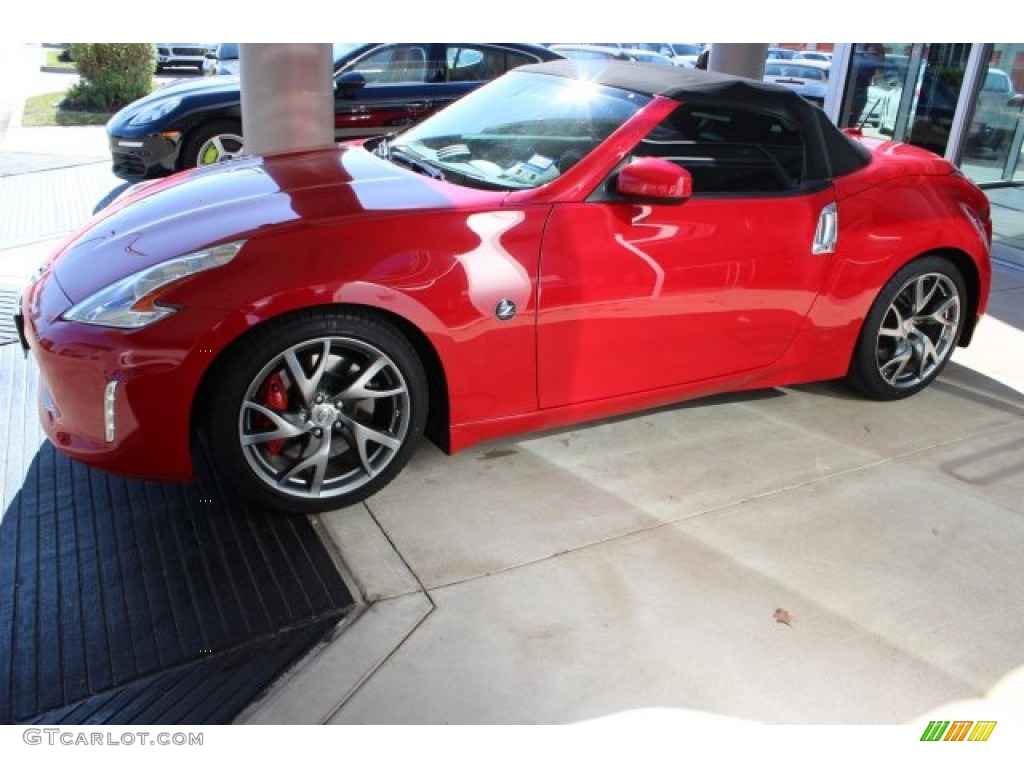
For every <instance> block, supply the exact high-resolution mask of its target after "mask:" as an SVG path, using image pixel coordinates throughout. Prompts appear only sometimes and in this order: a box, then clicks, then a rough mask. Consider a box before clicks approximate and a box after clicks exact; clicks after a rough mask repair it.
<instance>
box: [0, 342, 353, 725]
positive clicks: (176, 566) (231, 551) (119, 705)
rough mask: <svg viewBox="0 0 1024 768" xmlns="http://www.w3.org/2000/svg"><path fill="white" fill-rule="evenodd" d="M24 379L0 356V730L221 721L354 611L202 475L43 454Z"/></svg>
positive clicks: (339, 584)
mask: <svg viewBox="0 0 1024 768" xmlns="http://www.w3.org/2000/svg"><path fill="white" fill-rule="evenodd" d="M34 379H35V377H34V367H33V366H32V364H31V363H30V362H28V361H25V360H23V359H22V356H21V353H20V349H19V348H18V347H15V346H6V347H3V348H0V403H2V405H0V407H3V411H2V412H0V434H4V435H5V436H7V445H6V457H5V461H4V467H3V468H2V469H3V478H4V488H3V490H4V508H3V519H2V522H0V722H4V723H25V722H47V723H110V724H131V723H180V724H202V723H227V722H231V721H232V719H233V718H234V717H235V716H237V714H238V713H239V712H240V711H241V710H242V709H243V708H244V707H245V706H246V705H247V704H248V703H249V702H250V701H252V699H253V698H254V697H255V696H256V695H258V694H259V693H260V691H262V690H264V689H265V688H266V687H267V686H268V685H269V684H270V683H271V682H272V681H273V680H274V679H275V678H276V677H277V676H278V675H279V674H280V673H281V672H282V671H283V670H285V669H286V668H288V667H289V666H290V665H292V664H293V663H294V662H295V661H296V660H297V659H298V658H300V657H301V656H302V655H303V654H304V653H305V652H306V651H307V650H308V649H309V648H310V647H312V645H314V644H315V643H316V642H318V640H320V639H321V638H322V637H323V636H324V635H325V633H327V632H329V631H330V630H331V629H332V628H333V627H334V626H335V625H336V624H337V622H338V621H339V620H340V619H341V618H343V617H344V616H345V615H347V613H348V612H349V611H350V610H351V608H352V606H353V599H352V595H351V594H350V593H349V590H348V588H347V586H346V584H345V582H344V580H343V579H342V577H341V575H340V574H339V572H338V570H337V568H336V567H335V565H334V563H333V561H332V559H331V557H330V555H329V553H328V552H327V550H326V549H325V548H324V546H323V543H322V542H321V541H320V539H319V537H318V536H317V535H316V532H315V531H314V530H313V528H312V526H311V525H310V523H309V522H308V520H306V519H305V518H302V517H294V516H281V515H272V514H266V513H263V512H261V511H259V510H255V509H250V508H248V507H247V506H246V505H245V504H244V503H243V502H242V501H241V499H240V498H239V497H238V496H237V494H235V493H234V492H233V489H230V488H225V487H222V486H221V485H220V484H218V483H217V482H216V480H215V479H214V478H213V477H212V476H210V475H209V474H208V473H206V472H205V471H203V470H200V473H199V475H200V476H199V478H198V482H197V483H196V484H193V485H187V486H175V485H166V484H157V483H144V482H137V481H130V480H124V479H121V478H117V477H114V476H111V475H108V474H105V473H103V472H99V471H96V470H92V469H89V468H87V467H85V466H84V465H82V464H79V463H77V462H73V461H71V460H69V459H67V458H65V457H63V456H62V455H61V454H58V453H57V452H56V451H55V450H54V449H53V447H52V446H50V444H49V443H42V444H41V445H40V442H41V436H40V433H39V427H38V425H37V423H36V419H37V416H36V412H35V390H34V385H35V381H34Z"/></svg>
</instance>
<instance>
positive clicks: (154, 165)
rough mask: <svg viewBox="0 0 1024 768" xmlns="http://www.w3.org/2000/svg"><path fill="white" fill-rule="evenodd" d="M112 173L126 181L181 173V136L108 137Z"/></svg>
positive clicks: (174, 134) (169, 134)
mask: <svg viewBox="0 0 1024 768" xmlns="http://www.w3.org/2000/svg"><path fill="white" fill-rule="evenodd" d="M108 139H109V142H110V155H111V158H112V160H113V166H112V168H111V170H112V171H113V173H114V175H115V176H117V177H118V178H121V179H124V180H126V181H141V180H143V179H151V178H156V177H158V176H166V175H168V174H171V173H174V172H175V171H176V170H178V152H179V148H180V144H181V134H180V133H178V132H168V133H166V134H159V133H155V134H148V135H146V136H137V137H133V136H115V135H109V136H108Z"/></svg>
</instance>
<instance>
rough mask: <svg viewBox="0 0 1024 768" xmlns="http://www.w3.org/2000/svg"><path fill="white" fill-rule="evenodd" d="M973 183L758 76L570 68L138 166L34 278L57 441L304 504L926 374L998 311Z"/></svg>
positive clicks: (868, 390)
mask: <svg viewBox="0 0 1024 768" xmlns="http://www.w3.org/2000/svg"><path fill="white" fill-rule="evenodd" d="M990 240H991V222H990V218H989V208H988V203H987V201H986V198H985V197H984V195H983V194H982V193H981V192H980V191H979V190H978V189H977V188H976V187H974V186H973V185H972V184H970V183H969V182H968V181H967V180H966V179H965V178H964V177H963V176H962V175H961V174H960V173H958V172H957V170H956V169H955V168H954V167H953V166H952V165H950V164H949V163H947V162H946V161H945V160H942V159H941V158H939V157H937V156H935V155H933V154H931V153H928V152H925V151H923V150H919V149H916V148H914V147H911V146H906V145H902V144H897V143H892V142H873V141H868V140H866V139H862V138H859V137H853V136H850V135H846V134H844V133H842V132H840V131H839V130H837V129H836V128H835V127H834V126H833V125H832V124H831V123H830V122H829V121H828V120H827V119H826V117H825V115H824V113H822V112H821V111H820V110H819V109H817V108H816V107H814V106H812V105H811V104H809V103H808V102H807V101H805V100H803V99H802V98H800V97H799V96H797V95H796V94H794V93H793V92H791V91H789V90H786V89H783V88H780V87H777V86H772V85H769V84H765V83H761V82H755V81H749V80H744V79H739V78H735V77H727V76H723V75H715V74H711V73H707V72H703V71H698V70H687V69H682V68H673V67H656V66H645V65H640V64H628V63H615V62H603V61H602V62H585V61H575V62H571V61H561V62H554V63H549V64H539V65H531V66H527V67H524V68H520V69H518V70H516V71H514V72H512V73H509V74H508V75H505V76H504V77H502V78H499V79H498V80H496V81H494V82H493V83H492V84H490V85H488V86H484V87H483V88H481V89H480V90H478V91H475V92H474V93H472V94H471V95H470V96H468V97H466V98H464V99H462V100H460V101H458V102H456V103H455V104H454V105H453V106H451V107H449V108H447V109H445V110H444V111H442V112H440V113H438V114H437V115H435V116H433V117H432V118H429V119H428V120H426V121H425V122H423V123H421V124H419V125H418V126H416V127H414V128H411V129H409V130H407V131H405V132H404V133H401V134H399V135H397V136H389V137H384V138H376V139H371V140H364V141H359V142H352V143H350V144H347V145H343V146H338V147H333V148H329V149H321V150H315V151H302V152H292V153H282V154H277V155H272V156H267V157H247V158H240V159H237V160H234V161H230V162H227V163H224V164H221V165H217V166H213V167H209V168H204V169H200V170H195V171H189V172H185V173H181V174H177V175H175V176H172V177H169V178H167V179H162V180H159V181H156V182H151V183H149V184H146V185H141V186H139V187H136V188H135V190H134V191H132V192H131V193H130V194H128V195H126V196H125V197H123V198H121V199H119V200H118V201H116V202H115V203H114V204H113V205H111V206H110V207H109V208H108V209H106V210H105V211H103V212H102V213H101V214H100V215H98V216H97V217H96V218H95V219H94V220H93V221H92V222H91V223H90V224H89V225H88V226H87V227H86V228H85V229H83V230H82V231H81V232H79V233H77V234H76V235H74V236H73V237H72V238H70V239H69V240H68V241H67V243H65V244H64V245H63V246H62V247H61V248H60V249H59V250H58V252H57V253H56V254H55V255H54V256H53V257H52V258H51V259H50V260H49V262H48V263H47V264H46V265H45V266H44V267H43V268H42V269H41V270H40V273H39V275H38V276H37V278H36V279H35V281H34V282H33V283H32V285H31V286H30V288H29V289H28V290H27V292H26V294H25V297H24V300H23V304H22V312H23V316H24V317H23V326H24V338H25V342H26V343H27V345H28V347H29V348H30V349H31V351H32V353H33V354H34V356H35V358H36V360H37V361H38V364H39V368H40V374H41V375H40V383H41V387H40V400H39V402H40V414H41V417H42V420H43V423H44V424H45V428H46V430H47V433H48V434H49V436H50V439H51V440H52V441H53V442H54V443H55V444H56V445H57V446H58V447H59V448H60V449H61V450H62V451H64V452H66V453H67V454H69V455H70V456H73V457H75V458H77V459H80V460H82V461H85V462H88V463H90V464H93V465H96V466H98V467H102V468H105V469H108V470H111V471H114V472H118V473H123V474H128V475H135V476H144V477H149V478H162V479H178V480H183V479H188V478H189V477H190V476H191V474H192V450H193V448H194V446H195V445H196V444H197V441H198V439H199V437H200V436H201V437H202V438H203V443H204V444H205V445H206V446H208V452H209V453H210V454H211V456H212V461H213V462H214V464H215V469H216V470H217V471H218V473H220V474H221V475H222V477H224V478H225V479H226V480H227V481H228V482H231V483H233V484H234V485H235V486H237V487H238V488H239V489H241V490H242V491H243V492H244V493H246V494H248V495H249V496H250V497H251V498H252V499H253V500H255V501H257V502H260V503H262V504H264V505H267V506H270V507H273V508H276V509H280V510H286V511H293V512H316V511H320V510H325V509H330V508H335V507H341V506H344V505H347V504H352V503H354V502H357V501H359V500H361V499H364V498H366V497H368V496H369V495H371V494H372V493H374V492H375V491H377V490H379V489H380V488H381V487H382V486H384V485H385V484H386V483H388V482H389V481H391V480H392V479H393V478H394V477H395V476H396V475H397V474H398V472H399V470H400V469H401V468H402V466H403V465H404V464H405V462H406V461H407V459H408V458H409V455H410V453H411V451H412V450H413V448H414V446H415V444H416V442H417V440H418V438H419V437H420V436H421V434H423V433H424V432H425V433H426V434H428V435H429V436H431V437H432V438H433V439H434V440H435V441H436V442H438V443H439V444H440V445H441V446H442V447H443V448H444V449H445V450H448V451H451V452H454V451H457V450H459V449H461V448H465V447H466V446H469V445H471V444H473V443H475V442H477V441H480V440H485V439H488V438H495V437H499V436H503V435H511V434H515V433H521V432H526V431H529V430H537V429H542V428H548V427H555V426H559V425H565V424H570V423H573V422H579V421H582V420H587V419H594V418H598V417H604V416H608V415H610V414H618V413H622V412H626V411H631V410H636V409H642V408H649V407H652V406H658V405H661V404H665V403H668V402H672V401H678V400H682V399H686V398H692V397H697V396H701V395H707V394H711V393H717V392H724V391H729V390H741V389H751V388H757V387H772V386H778V385H786V384H795V383H800V382H809V381H815V380H822V379H835V378H845V379H847V380H848V381H849V382H850V383H851V384H852V385H853V386H854V387H856V388H857V389H859V390H860V391H861V392H863V393H865V394H866V395H868V396H870V397H874V398H882V399H895V398H900V397H904V396H906V395H911V394H913V393H915V392H917V391H918V390H920V389H922V388H923V387H925V386H926V385H928V384H929V383H930V382H931V381H932V380H934V379H935V377H936V376H938V375H939V372H940V371H941V370H942V368H943V366H944V365H945V364H946V363H947V361H948V360H949V358H950V355H951V354H952V352H953V349H954V347H956V346H957V345H965V344H967V343H968V342H969V340H970V338H971V334H972V333H973V332H974V329H975V326H976V324H977V322H978V319H979V317H980V316H981V315H982V313H983V312H984V310H985V305H986V303H987V300H988V293H989V283H990V267H989V247H990Z"/></svg>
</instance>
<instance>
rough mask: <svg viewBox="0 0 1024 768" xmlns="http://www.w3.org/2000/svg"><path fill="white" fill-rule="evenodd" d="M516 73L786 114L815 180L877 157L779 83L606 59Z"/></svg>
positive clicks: (554, 63) (534, 66) (532, 67)
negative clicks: (804, 147)
mask: <svg viewBox="0 0 1024 768" xmlns="http://www.w3.org/2000/svg"><path fill="white" fill-rule="evenodd" d="M515 71H516V72H538V73H544V74H548V75H557V76H560V77H571V78H582V79H586V80H588V81H590V82H594V83H597V84H599V85H608V86H611V87H614V88H622V89H624V90H627V91H634V92H636V93H642V94H644V95H647V96H664V97H666V98H670V99H673V100H675V101H679V102H699V103H701V104H709V105H711V104H714V105H719V106H735V107H740V108H745V109H754V110H758V111H761V112H770V113H775V114H778V115H782V116H784V117H787V118H788V119H790V120H792V121H793V122H795V123H796V124H797V125H798V126H800V129H801V132H802V133H803V134H804V136H805V137H806V140H807V155H808V169H807V170H808V178H809V179H818V180H825V179H831V178H834V177H836V176H843V175H845V174H847V173H851V172H853V171H855V170H858V169H859V168H863V167H864V166H865V165H867V163H868V162H869V160H870V157H871V153H870V151H869V150H868V149H867V148H866V147H864V146H863V145H861V144H859V143H858V142H856V141H855V140H853V139H851V138H850V137H849V136H847V135H845V134H844V133H843V132H842V131H840V130H839V129H838V128H837V127H836V126H835V125H834V124H833V123H832V122H831V121H830V120H829V119H828V117H827V116H826V115H825V113H824V112H823V111H822V110H821V109H819V108H818V107H816V106H815V105H814V104H811V102H809V101H807V100H806V99H805V98H803V97H802V96H800V95H799V94H797V93H796V92H794V91H791V90H789V89H788V88H783V87H782V86H781V85H775V84H773V83H764V82H761V81H760V80H752V79H750V78H746V77H738V76H736V75H725V74H722V73H720V72H706V71H704V70H700V69H689V68H686V67H666V66H662V65H658V64H641V63H637V62H624V61H614V60H604V59H600V60H598V59H561V60H558V61H549V62H546V63H544V64H530V65H527V66H524V67H519V68H518V69H516V70H515Z"/></svg>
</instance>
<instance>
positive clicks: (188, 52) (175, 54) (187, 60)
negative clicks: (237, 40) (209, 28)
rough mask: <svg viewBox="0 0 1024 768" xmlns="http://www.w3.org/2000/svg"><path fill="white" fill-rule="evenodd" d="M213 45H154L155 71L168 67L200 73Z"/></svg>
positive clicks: (161, 70)
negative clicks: (183, 68)
mask: <svg viewBox="0 0 1024 768" xmlns="http://www.w3.org/2000/svg"><path fill="white" fill-rule="evenodd" d="M214 47H215V44H214V43H156V71H157V72H158V73H159V72H163V71H164V70H165V69H167V68H168V67H193V68H195V69H197V70H199V71H200V72H202V71H203V64H204V62H205V61H206V54H207V53H210V52H211V51H213V49H214Z"/></svg>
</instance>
